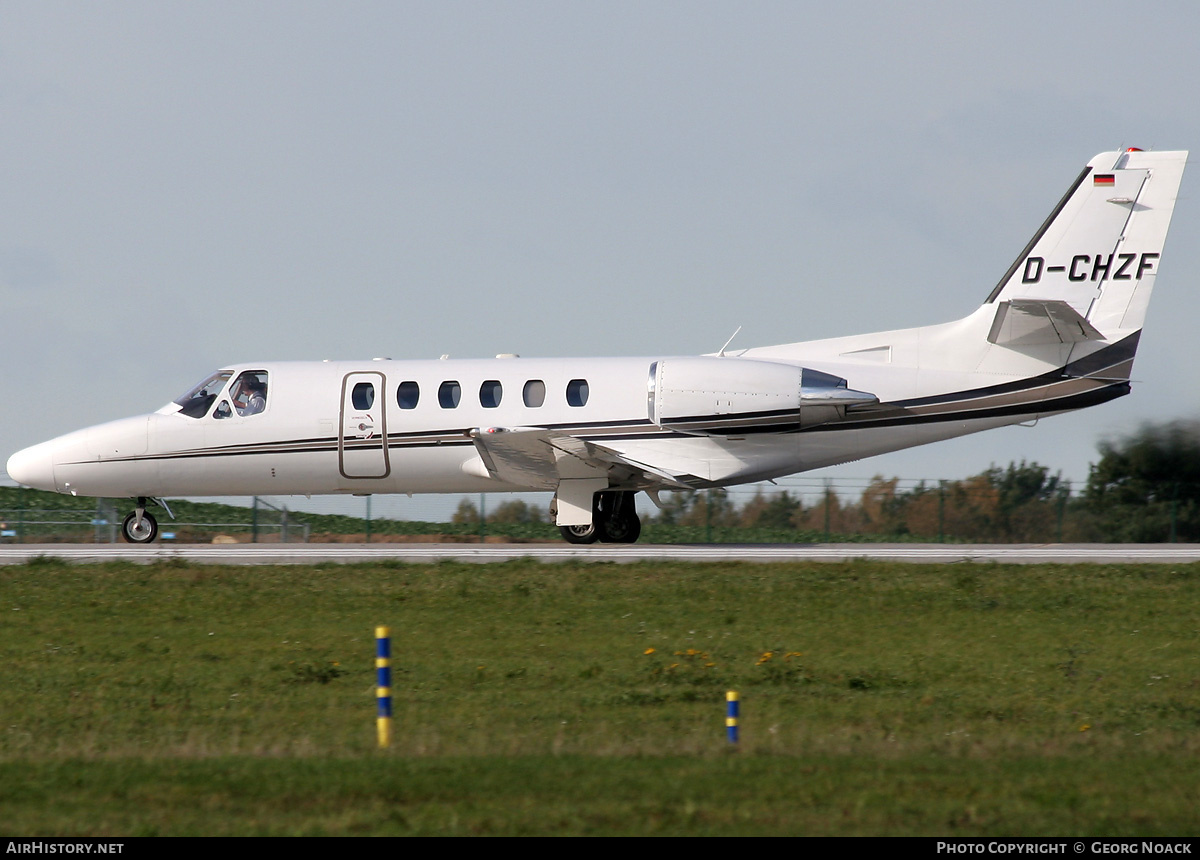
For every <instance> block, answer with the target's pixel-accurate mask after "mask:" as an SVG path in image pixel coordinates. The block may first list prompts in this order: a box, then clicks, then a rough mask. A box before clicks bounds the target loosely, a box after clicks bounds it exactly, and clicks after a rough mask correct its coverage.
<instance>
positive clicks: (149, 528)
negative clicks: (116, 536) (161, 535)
mask: <svg viewBox="0 0 1200 860" xmlns="http://www.w3.org/2000/svg"><path fill="white" fill-rule="evenodd" d="M154 501H155V502H157V503H158V504H159V505H161V506H162V508H163V509H164V510H165V511H166V512H167V514H168V515H169V516H170V517H171V518H172V519H174V517H175V515H174V514H172V513H171V509H170V508H168V507H167V503H166V502H164V501H163V500H162V499H154ZM121 537H123V538H124V539H125V541H126V542H127V543H150V542H151V541H152V540H154V539H155V538H156V537H158V520H156V519H155V518H154V515H153V514H149V513H147V512H146V497H145V496H138V500H137V509H136V510H134V512H133V513H131V514H130V515H129V516H127V517H126V518H125V521H124V522H123V523H121Z"/></svg>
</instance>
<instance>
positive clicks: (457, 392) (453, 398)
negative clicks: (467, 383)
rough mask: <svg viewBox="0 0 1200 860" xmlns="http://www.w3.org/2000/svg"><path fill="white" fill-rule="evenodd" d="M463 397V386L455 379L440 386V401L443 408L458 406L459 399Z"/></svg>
mask: <svg viewBox="0 0 1200 860" xmlns="http://www.w3.org/2000/svg"><path fill="white" fill-rule="evenodd" d="M461 399H462V386H461V385H459V384H458V383H457V382H455V381H453V380H450V381H447V382H443V383H442V384H441V386H440V387H439V388H438V403H440V404H441V406H442V408H443V409H455V408H457V407H458V401H459V400H461Z"/></svg>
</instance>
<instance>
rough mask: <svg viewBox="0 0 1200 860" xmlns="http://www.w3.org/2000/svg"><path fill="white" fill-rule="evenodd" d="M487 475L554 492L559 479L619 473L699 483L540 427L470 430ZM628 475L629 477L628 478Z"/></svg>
mask: <svg viewBox="0 0 1200 860" xmlns="http://www.w3.org/2000/svg"><path fill="white" fill-rule="evenodd" d="M470 435H471V439H472V441H473V442H474V443H475V450H476V452H478V454H479V457H480V459H481V460H482V461H483V464H484V466H485V467H486V468H487V471H488V474H489V475H490V476H491V477H493V478H495V479H496V480H498V481H503V482H504V483H506V484H515V485H517V486H522V487H529V488H530V489H534V490H553V489H556V488H557V487H558V485H559V482H560V481H566V480H580V479H594V478H599V477H607V476H608V475H609V472H610V471H612V470H614V469H619V470H621V471H622V472H623V474H622V476H621V477H624V478H628V477H632V478H634V479H635V480H634V482H635V483H642V484H645V485H647V486H654V487H665V488H670V489H692V488H693V487H695V486H697V485H698V484H700V483H702V480H701V479H700V478H698V477H696V476H694V475H677V474H674V473H672V472H670V471H668V470H665V469H660V468H658V467H656V466H652V465H650V464H648V463H641V462H638V461H636V460H632V459H630V458H628V457H626V456H624V455H623V454H621V453H620V452H619V451H614V450H613V449H612V448H607V447H605V446H604V445H598V444H596V443H595V442H589V441H587V440H584V439H580V438H578V437H577V436H571V435H569V434H567V433H560V432H558V431H555V430H547V429H545V428H542V427H488V428H479V429H477V430H472V431H471V434H470ZM630 473H632V474H630Z"/></svg>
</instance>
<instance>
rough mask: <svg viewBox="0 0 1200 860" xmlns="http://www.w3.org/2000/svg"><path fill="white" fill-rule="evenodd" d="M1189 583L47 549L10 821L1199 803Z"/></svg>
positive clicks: (244, 820) (958, 821)
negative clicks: (171, 557) (76, 553)
mask: <svg viewBox="0 0 1200 860" xmlns="http://www.w3.org/2000/svg"><path fill="white" fill-rule="evenodd" d="M1198 610H1200V566H1198V565H1193V566H1186V567H1171V566H1167V565H1160V566H1112V567H1103V566H1084V565H1076V566H1037V565H1022V566H1012V567H1008V566H982V565H972V566H919V565H907V564H886V563H864V562H856V563H850V564H819V565H802V564H795V565H756V564H716V563H714V564H702V565H687V564H681V563H677V564H633V565H609V564H582V565H574V564H549V565H541V564H535V563H532V562H528V561H519V562H512V563H506V564H492V565H474V564H458V563H448V564H438V565H403V564H378V565H349V566H336V565H330V566H319V567H275V568H270V567H266V568H263V567H240V568H233V567H230V568H222V567H212V566H189V565H186V564H176V563H170V564H160V565H152V566H133V565H123V564H113V565H98V566H69V565H64V564H60V563H58V562H55V561H53V560H48V559H39V560H37V561H35V562H34V563H31V564H27V565H23V566H10V567H3V568H0V613H3V623H2V624H0V660H2V661H3V662H2V665H3V670H2V672H3V674H2V675H0V680H2V683H0V834H3V835H55V834H64V835H83V834H94V835H109V836H112V835H149V834H159V835H186V834H196V835H199V834H205V835H232V834H362V835H367V834H426V835H428V834H464V835H466V834H480V835H500V834H554V835H566V834H630V835H636V834H664V835H668V834H696V835H701V834H703V835H768V834H795V835H801V834H814V835H815V834H822V835H827V834H834V835H838V834H845V835H850V834H863V835H866V834H891V835H921V834H924V835H932V834H945V835H955V836H986V835H1080V836H1086V835H1107V836H1114V835H1175V836H1179V835H1192V834H1194V833H1196V831H1197V829H1198V825H1200V812H1198V811H1197V810H1198V809H1200V775H1198V774H1197V768H1196V766H1195V761H1196V756H1197V753H1198V752H1200V659H1198V657H1197V633H1198V631H1200V611H1198ZM378 624H387V625H389V626H390V627H391V628H392V634H393V646H392V647H393V666H394V668H393V692H394V696H395V715H396V727H395V739H394V743H393V746H392V747H391V748H390V749H387V750H379V749H377V746H376V740H375V719H374V718H375V700H374V688H373V683H374V642H373V634H374V627H375V625H378ZM728 689H735V690H738V691H739V692H740V693H741V697H742V727H741V734H742V741H741V743H740V744H739V746H738V748H736V749H734V748H731V746H730V744H728V742H727V741H726V740H725V729H724V694H725V691H726V690H728Z"/></svg>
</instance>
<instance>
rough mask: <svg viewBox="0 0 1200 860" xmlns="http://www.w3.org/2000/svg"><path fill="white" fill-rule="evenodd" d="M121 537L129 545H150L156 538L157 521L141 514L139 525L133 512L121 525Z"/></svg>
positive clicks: (145, 514)
mask: <svg viewBox="0 0 1200 860" xmlns="http://www.w3.org/2000/svg"><path fill="white" fill-rule="evenodd" d="M121 537H123V538H125V540H126V541H127V542H129V543H150V541H152V540H154V539H155V538H156V537H158V520H156V519H154V517H153V515H151V514H147V513H143V514H142V521H141V523H140V524H139V523H138V515H137V511H134V512H133V513H131V514H130V515H129V516H127V517H126V518H125V522H123V523H121Z"/></svg>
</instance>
